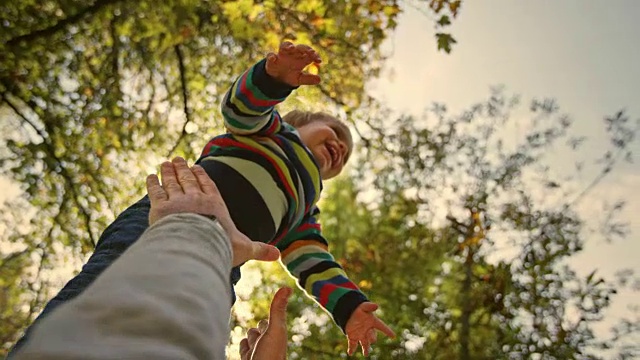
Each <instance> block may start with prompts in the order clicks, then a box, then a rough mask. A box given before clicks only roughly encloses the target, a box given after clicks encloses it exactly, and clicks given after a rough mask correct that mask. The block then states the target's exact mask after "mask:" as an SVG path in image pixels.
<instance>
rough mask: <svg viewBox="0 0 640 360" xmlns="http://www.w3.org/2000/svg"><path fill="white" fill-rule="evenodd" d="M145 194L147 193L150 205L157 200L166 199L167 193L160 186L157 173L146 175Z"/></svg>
mask: <svg viewBox="0 0 640 360" xmlns="http://www.w3.org/2000/svg"><path fill="white" fill-rule="evenodd" d="M147 194H149V200H150V201H151V206H154V205H155V204H156V203H157V202H159V201H165V200H167V193H166V192H165V191H164V189H163V188H162V186H160V180H159V179H158V175H156V174H151V175H149V176H147Z"/></svg>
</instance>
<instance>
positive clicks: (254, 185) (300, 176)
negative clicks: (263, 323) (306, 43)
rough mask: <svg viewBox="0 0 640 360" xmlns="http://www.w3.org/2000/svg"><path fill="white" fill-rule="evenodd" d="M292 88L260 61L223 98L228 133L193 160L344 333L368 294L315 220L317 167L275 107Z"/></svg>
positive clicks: (241, 225) (247, 229) (244, 226)
mask: <svg viewBox="0 0 640 360" xmlns="http://www.w3.org/2000/svg"><path fill="white" fill-rule="evenodd" d="M294 89H295V88H293V87H290V86H288V85H286V84H283V83H281V82H278V81H277V80H275V79H273V78H271V77H270V76H269V75H268V74H267V73H266V70H265V60H262V61H260V62H258V63H257V64H255V65H254V66H252V67H251V68H250V69H249V70H247V71H246V72H245V73H244V74H242V75H241V76H240V77H239V78H238V79H237V80H236V81H235V82H234V84H233V86H232V87H231V89H230V90H229V91H228V92H227V94H226V96H225V98H224V101H223V104H222V115H223V117H224V121H225V125H226V128H227V130H228V133H226V134H224V135H220V136H217V137H215V138H213V139H212V140H211V141H210V142H209V143H208V144H207V145H206V146H205V148H204V150H203V152H202V155H201V157H200V159H199V160H198V163H199V164H200V165H201V166H203V167H204V168H205V170H206V171H207V172H208V174H209V176H211V177H212V179H213V180H214V181H215V182H216V184H217V185H218V188H219V189H220V191H221V193H222V196H223V197H224V199H225V202H226V203H227V206H228V207H229V212H230V213H231V217H232V218H233V220H234V222H235V223H236V226H238V229H239V230H240V231H242V232H243V233H245V234H246V235H247V236H249V237H250V238H251V239H253V240H254V241H263V242H267V243H270V244H273V245H275V246H276V247H278V249H280V252H281V261H282V263H283V265H284V266H286V269H287V270H288V272H289V273H290V274H291V275H292V276H293V277H295V278H296V279H297V281H298V285H299V286H300V287H301V288H302V289H303V290H304V291H305V292H306V294H307V295H308V296H310V297H311V298H312V299H314V300H315V301H316V302H317V303H319V304H320V305H321V306H322V307H323V308H324V309H326V310H327V311H328V312H329V313H330V314H331V315H332V317H333V319H334V321H335V322H336V324H338V325H339V326H340V327H341V328H342V330H343V331H344V327H345V325H346V323H347V321H348V320H349V317H350V316H351V314H352V313H353V311H354V310H355V309H356V308H357V306H358V305H360V304H361V303H362V302H365V301H367V298H366V297H365V295H364V294H363V293H362V292H361V291H360V290H359V289H358V287H357V286H356V285H355V284H354V283H353V282H352V281H350V280H349V278H348V277H347V275H346V274H345V272H344V270H343V269H342V267H341V266H340V265H339V264H338V263H337V262H336V261H335V259H334V257H333V256H332V255H331V253H330V252H329V251H328V243H327V240H326V239H325V238H324V237H323V236H322V233H321V230H320V224H318V222H317V221H316V216H317V215H318V213H319V210H318V208H317V207H316V203H317V201H318V199H319V197H320V192H321V191H322V179H321V177H320V170H319V167H318V164H317V163H316V162H315V159H314V158H313V155H312V154H311V152H310V151H309V150H308V149H307V148H306V146H305V145H304V144H303V143H302V140H301V139H300V137H299V135H298V132H297V130H296V129H295V128H294V127H292V126H291V125H289V124H287V123H284V122H283V121H282V119H281V117H280V114H279V113H278V112H277V111H276V110H275V109H274V107H275V106H276V105H277V104H278V103H280V102H282V101H283V100H285V99H286V97H287V96H288V95H289V94H290V93H291V92H292V91H293V90H294Z"/></svg>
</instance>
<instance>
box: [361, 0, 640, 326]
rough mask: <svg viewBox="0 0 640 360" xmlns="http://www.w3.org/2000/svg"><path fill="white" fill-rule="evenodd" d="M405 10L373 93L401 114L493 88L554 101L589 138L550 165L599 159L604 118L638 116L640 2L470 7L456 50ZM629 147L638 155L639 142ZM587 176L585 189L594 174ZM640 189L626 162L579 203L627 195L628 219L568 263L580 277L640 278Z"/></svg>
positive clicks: (631, 299) (630, 296)
mask: <svg viewBox="0 0 640 360" xmlns="http://www.w3.org/2000/svg"><path fill="white" fill-rule="evenodd" d="M407 3H409V4H415V5H416V6H420V5H421V4H424V3H420V2H406V3H405V4H407ZM405 9H406V11H405V12H404V14H403V15H402V16H401V18H400V19H399V21H398V22H399V27H398V29H397V31H396V32H395V34H394V35H393V36H392V37H391V38H390V40H389V41H388V42H387V44H386V45H385V46H386V48H387V49H389V50H390V51H392V57H391V59H390V61H389V62H388V63H387V66H388V67H389V68H390V69H392V70H391V71H390V72H391V73H393V77H392V78H388V77H382V78H381V79H380V80H377V81H375V82H374V83H372V84H370V87H369V88H370V92H371V93H372V94H373V95H374V96H375V97H377V98H378V99H379V100H382V101H384V102H385V103H386V104H387V105H388V106H390V107H391V108H393V109H395V110H397V111H403V112H409V113H415V114H420V113H421V112H422V110H423V109H424V108H425V106H428V105H429V104H431V103H432V102H434V101H437V102H441V103H444V104H447V106H448V108H449V109H450V110H451V111H452V112H454V113H455V111H456V110H462V109H464V108H465V107H467V106H470V105H472V104H473V103H475V102H478V101H481V100H483V99H485V98H486V97H487V96H488V95H489V91H490V88H491V87H492V86H495V85H503V86H504V87H505V89H506V92H507V93H515V94H519V95H520V96H521V99H522V100H523V101H525V102H526V101H530V99H533V98H543V97H553V98H555V99H556V100H557V102H558V104H559V105H560V108H561V109H562V112H566V113H568V114H569V115H570V116H571V118H572V119H573V121H574V130H575V131H576V133H578V134H580V135H585V136H588V137H589V138H590V139H591V140H590V141H589V143H588V146H586V147H584V148H582V150H581V152H580V153H579V154H578V155H577V156H572V155H570V154H566V155H565V154H562V156H559V157H558V158H556V159H553V160H552V161H551V163H550V164H551V165H552V168H553V167H555V168H559V169H563V168H564V167H565V166H566V165H569V164H573V162H574V161H575V160H578V156H579V157H581V158H587V159H588V158H590V157H594V156H597V155H598V154H601V151H602V149H604V147H605V145H606V141H607V138H606V136H605V133H604V125H603V122H602V119H603V117H604V116H607V115H612V114H614V113H615V112H616V111H618V110H621V109H626V110H627V114H629V115H630V116H631V117H632V119H634V120H635V119H639V118H640V42H639V41H638V34H640V21H638V16H640V1H633V0H627V1H622V0H618V1H595V0H590V1H584V0H582V1H581V0H564V1H549V0H542V1H506V0H494V1H490V2H489V1H486V0H485V1H463V6H462V11H461V12H460V14H459V16H458V18H457V19H455V20H454V23H453V25H452V26H451V28H450V31H451V33H452V34H453V36H454V37H455V39H456V40H457V42H458V43H457V44H455V46H454V47H453V51H452V53H451V54H445V53H443V52H438V51H437V50H436V49H437V47H436V43H435V39H434V26H433V22H432V20H430V19H429V18H428V17H426V16H425V15H424V14H422V13H420V12H419V11H417V10H415V9H412V7H410V6H405ZM632 149H633V151H634V153H635V154H637V155H640V141H638V140H636V141H635V143H634V145H633V147H632ZM636 157H637V156H636ZM636 163H637V161H636ZM585 175H586V176H585V177H584V178H583V179H582V184H578V186H580V185H582V186H584V185H586V184H587V183H588V182H589V181H590V180H591V179H592V178H593V177H594V176H595V175H596V174H595V173H593V171H592V172H591V173H588V172H587V173H586V174H585ZM639 187H640V166H638V165H637V164H625V165H622V166H620V167H618V168H617V170H616V171H615V173H614V174H613V175H612V176H610V177H608V178H607V180H606V181H604V182H603V183H601V184H600V185H599V186H598V187H596V188H595V189H594V190H593V192H592V193H591V196H590V197H588V198H587V199H586V200H585V201H584V202H582V203H580V205H579V209H580V211H581V213H582V214H584V215H585V216H589V215H596V216H597V215H598V214H600V215H601V214H602V207H603V204H604V203H605V202H610V203H611V202H613V201H615V200H616V199H625V200H626V201H627V207H626V208H625V210H624V212H623V214H622V216H621V219H623V220H626V221H628V222H629V225H630V231H631V232H630V234H629V236H628V237H627V238H626V239H624V240H620V241H617V242H613V243H607V242H605V241H602V240H601V239H598V238H590V239H588V240H587V242H586V247H585V250H584V251H583V252H582V253H581V254H579V255H577V256H576V257H575V258H574V259H572V261H571V265H572V266H573V267H574V269H575V270H576V271H577V272H578V273H580V274H584V275H586V274H588V273H590V272H591V271H593V270H594V269H598V274H600V275H603V276H608V277H611V276H613V274H614V273H615V272H616V271H617V270H619V269H621V268H632V269H635V271H636V273H638V272H640V265H639V264H640V262H639V261H638V255H639V254H640V242H639V241H638V237H640V221H639V220H638V217H637V214H638V213H640V196H638V195H637V189H638V188H639ZM630 304H636V305H638V304H640V294H639V293H638V292H635V293H633V292H629V291H625V292H622V293H620V294H618V296H617V297H616V298H615V299H614V302H613V305H612V307H611V308H610V309H609V311H607V313H606V318H605V321H603V322H602V324H600V325H599V326H598V327H597V330H598V333H599V334H602V333H603V330H605V329H607V328H609V327H610V326H611V324H613V322H614V321H615V320H616V319H617V318H619V317H620V316H623V315H625V314H628V312H627V311H626V309H627V306H628V305H630Z"/></svg>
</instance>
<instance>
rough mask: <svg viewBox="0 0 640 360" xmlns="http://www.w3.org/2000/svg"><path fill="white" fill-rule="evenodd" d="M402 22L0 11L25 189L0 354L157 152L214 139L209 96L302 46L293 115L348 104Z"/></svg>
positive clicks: (56, 3) (349, 12)
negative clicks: (317, 57) (318, 68)
mask: <svg viewBox="0 0 640 360" xmlns="http://www.w3.org/2000/svg"><path fill="white" fill-rule="evenodd" d="M429 6H431V5H429ZM418 7H419V8H423V7H424V8H426V9H430V8H429V7H427V6H426V5H424V4H418ZM432 9H433V8H432ZM428 11H432V10H428ZM433 11H435V9H434V10H433ZM440 11H446V9H445V10H438V12H440ZM400 13H401V8H400V6H399V5H398V2H397V1H395V0H380V1H342V2H335V1H325V0H305V1H291V0H282V1H253V0H236V1H194V0H170V1H168V2H167V1H165V2H162V3H157V2H152V1H139V2H136V3H127V2H124V1H120V0H95V1H93V2H90V3H87V2H84V1H76V0H64V1H62V0H47V1H18V2H5V3H3V4H0V14H1V15H0V24H2V25H1V26H2V29H3V30H2V32H0V54H2V55H0V124H1V125H2V128H3V129H13V130H12V131H9V132H5V133H3V134H2V139H3V141H5V142H6V144H7V147H6V148H4V147H3V148H2V149H1V150H0V168H1V169H2V172H3V173H7V174H9V176H10V177H11V178H12V179H13V180H14V181H16V182H18V183H19V184H20V185H21V189H22V190H23V191H24V196H23V197H22V198H20V199H17V200H15V201H13V202H12V203H11V204H8V205H6V208H15V209H18V208H19V209H23V211H24V212H23V214H22V215H24V214H30V213H33V214H34V216H33V217H32V218H31V219H29V222H28V224H27V226H22V227H21V226H18V225H16V222H15V221H14V218H12V217H11V216H9V215H8V214H6V217H5V218H4V220H5V221H4V223H5V224H6V228H5V229H4V230H3V234H2V237H1V239H0V242H2V243H3V244H11V247H12V249H13V248H15V251H13V250H11V251H9V250H5V249H4V248H3V249H2V250H0V271H1V273H0V286H2V287H3V289H8V290H7V292H3V296H6V299H4V300H2V301H3V304H9V305H8V307H7V309H8V311H4V310H3V312H2V315H1V316H2V318H1V319H2V324H3V326H1V327H0V334H2V338H1V339H0V340H1V341H2V345H0V346H1V347H3V348H6V347H7V346H8V345H9V343H10V342H11V341H13V340H15V338H16V336H17V333H18V330H19V329H21V328H23V327H24V325H25V324H26V323H28V321H29V319H30V318H32V317H33V315H34V314H36V313H37V312H38V311H39V309H40V307H41V305H42V302H43V301H44V300H45V299H46V298H47V297H48V296H49V295H51V294H50V291H51V287H57V286H59V284H47V282H45V281H44V280H43V279H44V278H45V277H44V274H45V273H47V272H48V271H49V270H51V269H53V268H55V267H57V266H58V265H59V264H60V261H62V262H65V261H69V260H71V259H74V260H78V259H82V258H83V257H85V256H86V254H87V253H89V252H90V251H91V249H92V248H93V246H94V244H95V243H96V240H97V237H98V235H99V234H100V232H101V231H102V229H104V227H105V225H106V224H107V223H108V222H109V221H110V220H111V219H113V217H114V215H115V214H117V213H118V212H119V211H121V210H122V209H123V208H124V207H125V206H126V205H128V204H129V203H131V202H132V199H134V198H136V197H138V196H140V195H141V193H142V182H141V181H139V179H142V178H143V177H142V176H143V175H144V174H146V173H148V172H149V171H150V169H152V168H153V166H155V165H156V164H157V163H158V162H159V161H160V159H164V158H166V157H167V156H169V155H175V154H181V155H183V156H186V157H187V158H189V159H193V158H194V157H196V154H197V152H198V151H199V150H200V148H201V146H202V145H203V144H204V143H205V142H206V137H208V136H210V135H212V134H214V133H215V132H217V131H220V130H221V128H220V120H221V119H220V117H219V115H218V107H219V103H220V100H221V94H222V93H223V91H224V90H226V88H227V87H228V86H229V85H230V81H231V80H232V79H233V78H234V77H235V76H236V75H238V74H239V73H240V72H241V71H243V70H244V69H245V68H246V67H247V66H248V65H249V64H250V63H252V62H253V61H255V60H256V59H258V58H259V57H261V56H263V55H264V53H265V52H266V51H268V50H271V49H274V48H275V47H276V46H277V44H278V43H279V42H280V41H281V40H282V39H290V40H294V41H296V42H299V43H308V44H312V45H313V46H314V47H316V48H317V49H318V51H319V52H320V53H321V55H322V56H323V58H324V59H325V63H324V66H323V74H326V75H325V81H324V82H323V85H322V86H321V87H317V88H314V89H309V90H306V91H301V92H300V93H301V96H299V97H298V98H297V99H293V100H292V105H295V104H298V105H299V104H303V105H304V104H307V103H308V102H309V101H312V102H313V101H321V102H326V99H331V101H332V102H333V103H335V102H337V103H339V104H343V105H344V106H348V107H358V106H359V104H360V103H361V101H362V92H363V86H364V85H363V84H364V81H365V79H368V78H369V77H372V76H377V74H378V72H379V69H380V66H381V64H382V61H383V60H384V56H383V54H382V53H381V51H380V44H381V43H382V41H383V40H384V39H385V37H386V35H387V34H388V33H389V32H390V31H392V30H393V29H394V28H395V26H396V24H397V23H396V21H397V18H398V15H399V14H400ZM307 106H308V105H307ZM210 129H211V130H210ZM205 133H206V134H205ZM18 218H24V217H18ZM24 229H28V231H23V230H24ZM31 270H33V271H35V272H37V274H35V275H34V276H33V278H31V277H25V273H26V272H28V271H31ZM27 278H28V280H26V279H27ZM25 304H26V306H25ZM3 309H5V308H4V307H3ZM4 324H13V325H11V326H9V325H7V326H4Z"/></svg>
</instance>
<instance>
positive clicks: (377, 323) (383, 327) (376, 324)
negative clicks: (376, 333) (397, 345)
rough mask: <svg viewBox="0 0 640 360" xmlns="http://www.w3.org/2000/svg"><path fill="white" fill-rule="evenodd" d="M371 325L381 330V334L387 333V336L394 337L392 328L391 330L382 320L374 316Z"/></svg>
mask: <svg viewBox="0 0 640 360" xmlns="http://www.w3.org/2000/svg"><path fill="white" fill-rule="evenodd" d="M373 327H375V328H376V329H378V330H380V331H382V333H383V334H385V335H387V336H388V337H390V338H392V339H395V337H396V334H395V333H394V332H393V330H391V328H390V327H388V326H387V324H385V323H383V322H382V320H380V319H378V318H376V320H375V322H374V325H373Z"/></svg>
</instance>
